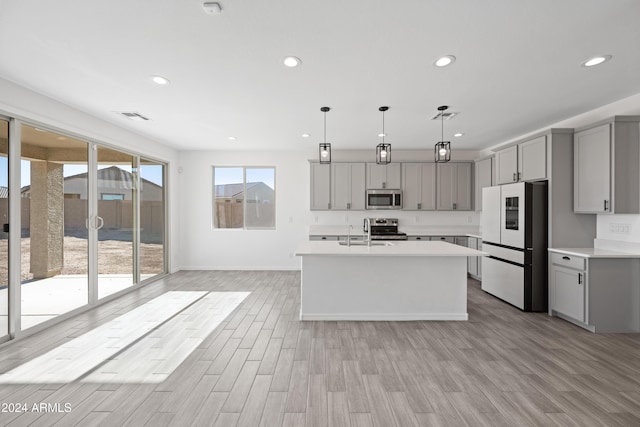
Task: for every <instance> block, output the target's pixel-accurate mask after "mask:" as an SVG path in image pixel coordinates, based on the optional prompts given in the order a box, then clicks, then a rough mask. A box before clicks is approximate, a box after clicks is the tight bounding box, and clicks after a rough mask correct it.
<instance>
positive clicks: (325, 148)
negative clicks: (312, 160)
mask: <svg viewBox="0 0 640 427" xmlns="http://www.w3.org/2000/svg"><path fill="white" fill-rule="evenodd" d="M320 111H322V112H323V113H324V142H321V143H320V144H319V147H318V157H319V159H320V163H322V164H329V163H331V144H329V143H327V112H328V111H331V108H329V107H322V108H320Z"/></svg>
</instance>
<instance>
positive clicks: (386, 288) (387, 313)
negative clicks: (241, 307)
mask: <svg viewBox="0 0 640 427" xmlns="http://www.w3.org/2000/svg"><path fill="white" fill-rule="evenodd" d="M466 263H467V259H466V258H465V257H446V256H445V257H438V256H430V257H420V256H416V257H411V256H400V257H393V256H389V257H367V256H349V257H345V256H327V255H323V256H315V255H304V256H302V284H301V304H300V319H301V320H367V321H372V320H382V321H390V320H468V314H467V277H466V276H467V274H466V272H467V268H466V266H467V264H466Z"/></svg>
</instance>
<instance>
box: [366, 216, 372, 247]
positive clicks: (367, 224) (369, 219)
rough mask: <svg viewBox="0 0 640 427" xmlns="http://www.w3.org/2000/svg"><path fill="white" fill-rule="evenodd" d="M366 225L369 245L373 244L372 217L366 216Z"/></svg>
mask: <svg viewBox="0 0 640 427" xmlns="http://www.w3.org/2000/svg"><path fill="white" fill-rule="evenodd" d="M364 225H365V229H366V230H367V246H371V218H365V219H364Z"/></svg>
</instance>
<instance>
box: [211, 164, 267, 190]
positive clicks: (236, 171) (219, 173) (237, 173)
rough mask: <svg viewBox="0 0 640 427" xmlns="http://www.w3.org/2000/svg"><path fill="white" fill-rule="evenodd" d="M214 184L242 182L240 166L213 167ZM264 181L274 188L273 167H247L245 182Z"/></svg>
mask: <svg viewBox="0 0 640 427" xmlns="http://www.w3.org/2000/svg"><path fill="white" fill-rule="evenodd" d="M214 171H215V176H214V177H213V182H214V185H224V184H242V168H241V167H219V166H216V167H214ZM260 181H261V182H264V183H265V184H267V185H268V186H269V187H271V188H272V189H275V183H274V181H275V169H274V168H250V167H247V182H260Z"/></svg>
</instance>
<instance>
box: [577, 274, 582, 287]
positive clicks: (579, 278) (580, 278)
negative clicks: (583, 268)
mask: <svg viewBox="0 0 640 427" xmlns="http://www.w3.org/2000/svg"><path fill="white" fill-rule="evenodd" d="M578 285H582V273H578Z"/></svg>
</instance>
